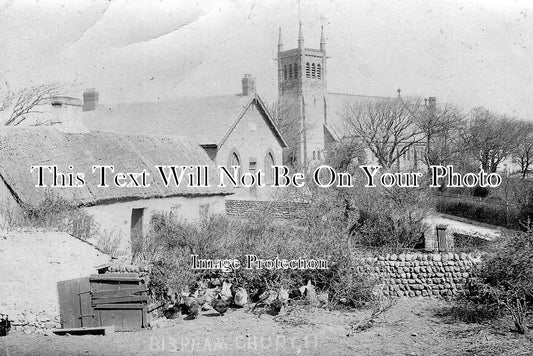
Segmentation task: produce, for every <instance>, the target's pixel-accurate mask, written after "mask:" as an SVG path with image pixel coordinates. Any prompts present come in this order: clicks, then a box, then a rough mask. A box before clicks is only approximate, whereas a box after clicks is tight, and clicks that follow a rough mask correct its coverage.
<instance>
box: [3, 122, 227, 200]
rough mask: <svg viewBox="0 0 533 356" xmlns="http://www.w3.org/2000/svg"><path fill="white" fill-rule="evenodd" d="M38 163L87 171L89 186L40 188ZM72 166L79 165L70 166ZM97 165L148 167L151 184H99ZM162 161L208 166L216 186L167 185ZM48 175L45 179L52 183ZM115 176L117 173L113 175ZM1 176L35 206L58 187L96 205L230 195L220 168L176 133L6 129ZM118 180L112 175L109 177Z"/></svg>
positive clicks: (122, 169) (67, 194)
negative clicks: (219, 177) (221, 182)
mask: <svg viewBox="0 0 533 356" xmlns="http://www.w3.org/2000/svg"><path fill="white" fill-rule="evenodd" d="M35 165H57V166H58V169H59V171H60V172H83V173H84V174H85V185H84V186H83V187H75V188H40V187H35V185H36V184H37V171H36V170H34V172H33V173H30V167H31V166H35ZM69 165H72V166H73V169H72V170H69V169H68V167H69ZM93 165H113V166H114V167H115V173H116V172H124V173H128V172H141V171H142V170H143V169H146V170H147V172H148V173H149V174H150V175H149V176H148V183H150V186H149V187H131V188H120V187H116V186H114V184H109V187H97V185H98V175H97V174H96V173H94V174H93V173H92V166H93ZM156 165H195V166H196V165H208V166H209V167H210V178H211V182H210V187H209V188H190V187H187V186H186V185H183V186H182V184H180V186H179V187H175V186H174V185H170V186H169V187H165V186H164V184H163V181H162V180H161V178H160V176H159V173H158V171H157V169H156V168H155V166H156ZM50 176H51V175H50V174H46V178H47V179H46V180H45V183H46V184H47V185H49V184H50V183H51V177H50ZM109 178H112V177H109ZM0 179H1V180H3V181H4V183H5V184H6V185H7V187H8V189H10V191H11V193H12V194H13V196H14V197H15V199H17V201H18V202H19V203H20V204H28V205H30V206H35V205H37V204H39V203H40V202H41V201H42V200H43V199H44V197H45V195H46V194H47V192H46V190H47V189H48V190H52V191H53V192H54V193H56V194H57V196H59V197H61V198H63V199H66V200H67V201H70V202H73V203H74V204H76V205H94V204H98V203H104V202H113V201H121V200H131V199H146V198H159V197H170V196H180V195H181V196H194V195H214V194H229V192H228V190H226V189H221V188H218V187H217V183H218V182H217V181H216V174H215V167H214V164H213V162H212V161H211V160H210V159H209V158H208V156H207V154H206V153H205V151H204V150H203V149H202V148H201V147H200V146H198V145H197V144H194V143H189V142H187V141H184V140H183V139H179V138H176V137H170V136H139V135H120V134H114V133H104V132H91V133H65V132H60V131H57V130H54V129H47V128H42V127H40V128H4V129H0ZM108 181H109V182H110V183H112V180H111V179H108Z"/></svg>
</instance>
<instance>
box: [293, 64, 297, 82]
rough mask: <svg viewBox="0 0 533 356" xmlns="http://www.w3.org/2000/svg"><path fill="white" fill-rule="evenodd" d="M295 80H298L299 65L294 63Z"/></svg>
mask: <svg viewBox="0 0 533 356" xmlns="http://www.w3.org/2000/svg"><path fill="white" fill-rule="evenodd" d="M293 68H294V79H296V78H298V65H297V64H296V63H294V67H293Z"/></svg>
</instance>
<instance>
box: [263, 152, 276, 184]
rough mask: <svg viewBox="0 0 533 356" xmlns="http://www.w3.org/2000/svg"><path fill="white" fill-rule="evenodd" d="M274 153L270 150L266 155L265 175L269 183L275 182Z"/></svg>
mask: <svg viewBox="0 0 533 356" xmlns="http://www.w3.org/2000/svg"><path fill="white" fill-rule="evenodd" d="M275 164H276V163H275V162H274V155H273V154H272V152H268V153H267V155H266V157H265V175H266V177H265V178H266V182H267V184H272V183H273V182H274V165H275Z"/></svg>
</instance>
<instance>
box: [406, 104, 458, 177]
mask: <svg viewBox="0 0 533 356" xmlns="http://www.w3.org/2000/svg"><path fill="white" fill-rule="evenodd" d="M424 106H425V107H424V109H422V110H421V111H420V112H419V116H418V117H417V118H416V120H415V124H416V126H417V127H418V129H419V130H420V131H421V132H422V133H423V136H424V143H425V144H424V146H425V147H424V152H423V154H422V155H421V156H420V157H417V158H418V159H420V160H421V161H422V162H423V163H424V164H425V165H426V167H428V168H429V166H431V165H446V164H450V163H458V162H456V161H458V159H459V160H461V156H462V153H463V151H464V143H463V141H462V140H461V138H462V135H461V131H462V130H464V126H465V120H464V119H465V115H464V114H463V112H462V111H461V110H460V109H459V108H458V107H457V106H454V105H451V104H444V105H437V104H436V103H435V101H434V100H431V98H430V101H429V103H427V102H426V104H425V105H424Z"/></svg>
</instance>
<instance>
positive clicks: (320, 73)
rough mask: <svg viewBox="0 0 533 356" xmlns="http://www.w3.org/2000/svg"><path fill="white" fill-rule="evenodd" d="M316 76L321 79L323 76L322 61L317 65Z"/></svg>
mask: <svg viewBox="0 0 533 356" xmlns="http://www.w3.org/2000/svg"><path fill="white" fill-rule="evenodd" d="M316 77H317V78H318V79H320V78H321V77H322V67H321V66H320V63H319V64H317V65H316Z"/></svg>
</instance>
